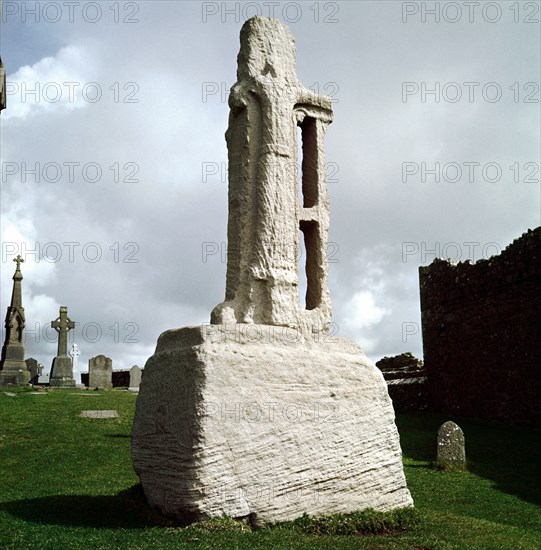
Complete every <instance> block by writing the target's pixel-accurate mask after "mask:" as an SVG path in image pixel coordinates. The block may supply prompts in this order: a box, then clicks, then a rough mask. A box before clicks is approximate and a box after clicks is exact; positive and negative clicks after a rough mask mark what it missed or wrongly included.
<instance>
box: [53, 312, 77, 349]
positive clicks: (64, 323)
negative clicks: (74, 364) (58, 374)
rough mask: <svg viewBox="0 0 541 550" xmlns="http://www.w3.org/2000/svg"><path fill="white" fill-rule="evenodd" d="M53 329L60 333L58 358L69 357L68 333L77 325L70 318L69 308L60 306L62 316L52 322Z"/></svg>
mask: <svg viewBox="0 0 541 550" xmlns="http://www.w3.org/2000/svg"><path fill="white" fill-rule="evenodd" d="M51 327H52V328H54V329H55V330H56V332H58V353H57V356H58V357H61V356H67V355H68V332H69V331H70V330H71V329H73V328H75V323H74V322H73V321H72V320H71V319H70V318H69V317H68V308H67V307H66V306H60V316H59V317H57V318H56V319H55V320H54V321H51Z"/></svg>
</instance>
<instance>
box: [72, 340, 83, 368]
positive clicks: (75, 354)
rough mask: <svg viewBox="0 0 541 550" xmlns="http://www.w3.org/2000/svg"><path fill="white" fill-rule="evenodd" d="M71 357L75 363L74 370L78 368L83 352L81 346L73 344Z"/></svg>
mask: <svg viewBox="0 0 541 550" xmlns="http://www.w3.org/2000/svg"><path fill="white" fill-rule="evenodd" d="M69 355H70V357H71V361H72V363H73V368H74V369H75V368H76V367H77V359H78V358H79V356H80V355H81V350H80V349H79V346H78V345H77V344H73V345H72V346H71V349H70V353H69Z"/></svg>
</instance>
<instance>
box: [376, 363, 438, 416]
mask: <svg viewBox="0 0 541 550" xmlns="http://www.w3.org/2000/svg"><path fill="white" fill-rule="evenodd" d="M376 367H378V369H379V370H380V371H381V372H382V373H383V377H384V378H385V381H386V382H387V389H388V390H389V397H390V398H391V400H392V402H393V407H394V410H395V411H396V412H402V411H424V410H426V409H427V408H428V407H429V398H428V391H427V384H426V371H425V369H424V367H423V362H422V361H420V360H419V359H417V357H415V356H413V355H412V354H411V353H410V352H406V353H402V354H400V355H395V356H393V357H383V359H380V360H379V361H378V362H377V363H376Z"/></svg>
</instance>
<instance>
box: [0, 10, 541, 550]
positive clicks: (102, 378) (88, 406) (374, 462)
mask: <svg viewBox="0 0 541 550" xmlns="http://www.w3.org/2000/svg"><path fill="white" fill-rule="evenodd" d="M2 80H3V79H2V78H0V81H2ZM286 92H287V93H286ZM0 96H1V94H0ZM1 105H2V108H4V107H5V100H4V99H3V100H2V104H1ZM228 106H229V122H228V125H227V131H226V133H225V140H226V144H227V152H228V162H229V172H228V196H227V241H228V247H227V257H226V264H227V265H226V266H225V271H226V273H225V296H224V299H223V301H218V304H217V305H215V306H214V307H213V308H212V310H209V312H208V313H209V317H210V323H207V322H204V323H198V322H197V321H194V322H193V324H187V325H183V326H182V325H181V326H180V327H179V326H178V325H175V326H174V327H173V328H167V327H164V326H162V325H160V327H161V328H160V331H159V332H157V334H156V335H155V337H156V338H157V341H156V345H155V348H154V352H153V354H152V355H149V356H148V359H147V360H146V363H145V365H144V368H142V369H141V368H139V367H138V366H137V365H133V367H131V369H129V370H128V369H126V368H124V369H123V370H116V371H115V370H114V368H113V359H112V358H111V357H108V356H107V355H105V354H103V353H101V351H100V350H97V351H96V352H95V353H96V355H95V356H93V357H91V358H90V359H89V361H88V373H80V376H81V380H80V381H79V380H78V374H79V373H76V372H75V371H74V365H75V364H76V363H77V360H78V357H79V356H80V355H81V350H80V349H79V348H78V346H77V345H75V344H74V345H73V346H72V348H71V350H68V341H69V337H70V331H73V330H74V329H75V327H76V325H77V322H76V317H75V318H74V317H73V314H72V313H71V309H70V312H68V307H67V306H65V305H62V306H59V309H57V308H55V309H56V310H58V316H57V317H56V318H54V319H53V320H52V321H50V323H49V324H48V325H49V327H50V328H51V330H52V331H54V333H55V338H56V340H55V342H54V343H55V347H56V355H55V356H54V357H53V358H52V364H51V368H50V373H49V374H48V375H47V376H46V377H45V376H43V368H44V366H43V365H42V364H41V363H39V362H38V361H37V359H35V358H34V357H26V355H27V354H26V352H25V342H26V340H25V330H26V328H27V325H28V322H29V311H28V310H27V311H26V312H25V308H24V307H23V303H24V288H23V283H22V281H23V273H22V270H23V269H24V268H25V266H24V265H23V267H21V264H24V262H25V261H26V260H25V258H23V257H21V255H20V254H17V256H16V257H15V258H14V259H13V262H15V264H16V266H15V272H14V274H13V277H12V280H13V283H12V294H11V301H10V304H9V306H8V308H7V314H6V320H5V334H4V345H3V348H2V358H1V362H0V464H1V472H2V475H1V476H0V548H6V549H10V548H13V549H15V548H34V547H36V548H38V547H39V548H51V549H53V548H54V549H57V548H85V549H86V548H141V549H142V548H277V549H280V548H284V549H286V548H300V549H304V548H305V549H317V548H345V549H347V548H367V549H368V548H370V549H374V548H381V549H387V548H410V549H417V550H421V549H435V550H436V549H447V548H464V547H466V546H467V547H468V548H479V549H487V550H488V549H493V548H513V549H515V548H517V549H530V548H531V549H536V548H539V545H540V541H541V514H540V513H539V511H540V507H541V493H540V491H539V487H540V486H541V472H540V471H539V464H541V426H540V419H541V416H540V414H541V410H540V408H539V407H540V400H539V395H540V393H539V389H541V388H540V386H539V384H540V383H541V379H540V377H539V366H538V364H537V363H536V362H535V358H536V357H538V356H539V352H538V350H537V344H536V335H537V330H538V328H539V319H538V315H537V311H538V307H537V305H538V304H539V299H540V297H541V293H540V292H539V284H540V282H539V281H540V279H539V274H540V267H541V264H540V262H539V260H540V255H539V250H540V246H541V228H536V229H534V230H533V231H532V230H530V229H529V230H528V232H527V233H524V234H523V235H522V237H520V238H518V239H516V240H515V241H514V242H513V243H512V244H511V245H509V246H508V247H507V248H506V249H505V250H504V251H503V252H502V253H501V254H500V255H496V256H494V257H492V258H491V259H490V260H483V261H480V262H478V263H476V264H475V265H473V264H471V262H469V261H468V262H464V263H458V264H456V263H453V262H451V261H450V260H443V259H436V260H434V262H433V263H432V264H431V265H430V266H421V267H419V284H420V286H419V288H420V313H421V324H422V326H421V330H422V333H423V338H424V340H423V345H424V348H423V351H424V357H423V360H420V359H417V358H416V357H415V356H413V355H412V354H411V353H410V352H407V353H402V354H400V355H398V354H397V355H395V356H393V357H387V356H385V357H384V358H383V359H380V361H379V362H378V363H375V362H373V361H372V360H371V359H370V358H369V356H368V355H367V353H365V349H363V348H361V346H360V345H359V343H358V342H357V341H356V340H354V339H353V338H349V337H347V335H342V334H340V335H339V336H336V337H335V334H334V332H333V330H332V329H333V322H332V319H333V317H332V306H331V292H330V284H329V263H328V257H327V256H328V255H327V253H328V244H329V228H330V225H331V223H330V220H331V215H330V206H329V189H328V187H327V183H328V181H327V179H328V178H327V170H326V163H325V139H324V138H325V135H326V133H327V131H328V129H329V125H330V124H331V123H332V122H333V120H334V107H333V102H332V100H331V98H330V97H329V96H326V95H323V94H320V93H319V92H318V91H314V90H313V89H311V88H307V87H305V86H303V84H301V82H300V80H299V78H298V76H297V66H296V46H295V36H294V33H293V32H292V30H291V29H290V28H289V27H288V26H286V25H285V24H283V23H282V22H280V21H279V20H278V19H275V18H272V17H261V16H254V17H251V18H250V19H247V20H246V21H245V22H244V24H243V25H242V28H241V30H240V49H239V52H238V56H237V81H236V82H235V84H233V86H232V87H231V93H230V96H229V99H228ZM225 206H226V205H225V204H224V205H223V207H224V209H225ZM333 223H334V222H333ZM338 223H343V220H338ZM301 256H302V260H301ZM160 261H161V260H160ZM301 276H302V277H303V282H302V283H301ZM45 303H46V304H47V305H50V303H49V302H47V301H45ZM133 307H134V308H137V307H138V305H134V306H133ZM70 308H71V305H70ZM381 311H383V310H381ZM383 314H384V313H382V315H383ZM70 315H71V316H72V317H70ZM502 317H505V324H503V323H501V321H500V320H501V318H502ZM487 320H488V321H490V323H488V324H487ZM502 325H503V329H502ZM500 332H501V334H502V335H503V336H504V337H502V338H501V339H500V340H499V342H498V346H499V347H498V348H497V349H496V348H493V346H494V340H495V339H496V336H498V335H499V334H500ZM94 349H95V350H96V349H97V348H94ZM492 349H494V351H490V350H492ZM507 352H509V353H507ZM509 355H512V356H513V361H512V362H510V363H511V365H510V368H509V371H510V373H508V371H507V362H506V361H505V362H504V359H502V357H507V356H509ZM457 356H458V357H460V363H461V364H460V365H458V366H457V365H456V364H455V363H456V357H457ZM115 361H116V358H115ZM491 369H496V374H495V375H494V376H491V374H492V370H491ZM513 369H514V370H513ZM468 377H471V381H470V379H469V378H468ZM487 379H488V382H487V381H486V380H487ZM524 386H526V388H524ZM487 388H489V389H490V390H491V391H490V392H487V391H486V389H487ZM519 401H520V403H519Z"/></svg>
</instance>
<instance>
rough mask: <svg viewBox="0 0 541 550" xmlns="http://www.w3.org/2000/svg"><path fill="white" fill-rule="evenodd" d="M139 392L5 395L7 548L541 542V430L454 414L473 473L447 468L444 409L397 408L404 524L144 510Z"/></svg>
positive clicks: (1, 397) (528, 545) (1, 517)
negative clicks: (204, 519) (408, 511)
mask: <svg viewBox="0 0 541 550" xmlns="http://www.w3.org/2000/svg"><path fill="white" fill-rule="evenodd" d="M6 392H7V393H10V394H11V393H12V394H15V395H14V396H10V395H6ZM87 393H88V394H90V395H86V394H87ZM135 399H136V396H135V394H133V393H130V392H125V391H124V392H122V391H117V390H113V391H97V392H84V391H81V390H77V389H75V390H45V391H43V392H42V393H41V394H40V395H37V394H35V393H33V390H31V389H20V388H16V389H13V390H11V391H10V390H5V391H1V392H0V410H1V411H2V412H1V414H2V426H1V439H0V455H1V457H2V478H1V480H0V488H1V491H0V500H1V503H0V547H1V548H6V549H8V548H9V549H11V548H13V549H16V548H38V547H39V548H50V549H53V548H112V547H113V548H278V549H279V548H284V549H285V548H305V549H310V548H381V549H386V548H434V549H437V548H464V541H465V540H467V541H468V547H469V548H484V549H487V550H488V549H492V548H517V549H532V550H533V549H534V548H538V547H539V538H540V536H541V517H540V514H539V506H540V505H541V500H540V494H539V490H538V488H539V485H540V483H541V478H540V472H539V468H538V464H539V463H540V462H541V445H540V441H541V437H540V436H541V431H540V430H539V429H535V428H517V427H511V426H505V425H502V424H497V423H489V422H486V421H478V422H475V421H472V420H465V419H460V420H457V422H459V424H460V426H461V428H462V430H463V431H464V433H465V437H466V452H467V459H468V470H466V471H453V470H449V471H443V470H439V469H437V468H434V467H432V462H433V461H435V459H436V439H435V437H436V431H437V429H438V427H439V426H440V425H441V424H442V422H443V421H444V420H447V419H448V418H447V417H444V416H441V415H436V414H429V413H425V412H423V413H402V414H398V415H397V425H398V430H399V433H400V441H401V446H402V451H403V462H404V471H405V474H406V479H407V483H408V487H409V489H410V491H411V494H412V497H413V499H414V502H415V512H416V515H415V517H412V518H410V517H406V518H405V520H406V529H405V530H403V529H401V528H398V529H394V530H393V529H389V530H388V531H384V532H382V533H380V534H372V533H370V532H365V533H361V534H333V535H329V534H325V533H329V532H331V533H333V532H337V533H340V530H341V529H342V532H344V531H345V528H344V521H342V522H340V521H337V522H336V525H333V524H331V525H330V526H329V525H327V526H326V529H323V528H322V527H321V525H317V524H316V525H304V526H303V525H302V523H301V525H300V526H299V525H283V526H278V527H275V528H266V529H261V530H257V531H251V530H249V527H248V526H247V525H246V524H239V523H238V522H237V523H235V522H227V521H225V520H224V521H222V522H214V523H212V522H211V523H210V524H208V526H206V525H205V523H202V524H194V525H192V526H191V527H179V526H178V525H176V524H175V522H172V521H167V520H165V519H164V518H163V517H162V516H161V515H159V514H157V513H156V511H154V510H151V509H150V508H149V507H148V505H147V504H146V501H145V499H144V497H143V495H142V491H141V488H140V486H139V484H138V479H137V477H136V475H135V474H134V471H133V468H132V465H131V459H130V432H131V424H132V420H133V414H134V408H135ZM98 409H101V410H115V411H117V412H118V417H117V418H101V419H99V418H82V417H81V416H80V414H81V411H83V410H98ZM403 519H404V518H403ZM362 525H365V524H364V523H363V524H361V526H362ZM364 528H365V529H368V528H372V529H374V528H377V527H374V525H373V524H370V525H369V526H368V528H367V527H366V526H365V527H364ZM333 529H334V531H333ZM345 532H346V533H347V532H348V531H345ZM349 532H350V533H351V532H352V531H349Z"/></svg>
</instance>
